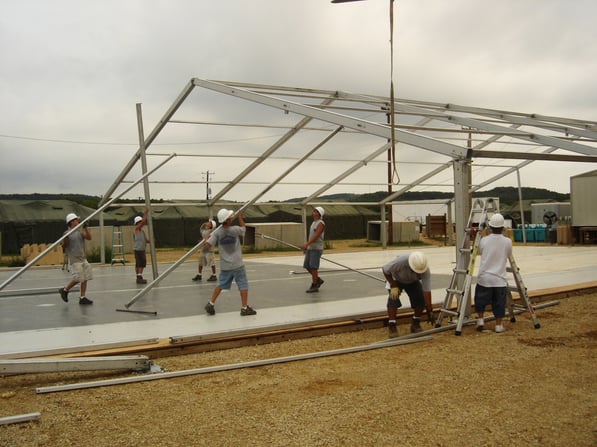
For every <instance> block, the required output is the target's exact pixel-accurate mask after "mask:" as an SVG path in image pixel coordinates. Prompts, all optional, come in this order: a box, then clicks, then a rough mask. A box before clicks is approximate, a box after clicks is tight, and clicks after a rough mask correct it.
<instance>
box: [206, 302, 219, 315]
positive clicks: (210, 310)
mask: <svg viewBox="0 0 597 447" xmlns="http://www.w3.org/2000/svg"><path fill="white" fill-rule="evenodd" d="M205 312H207V313H208V314H209V315H215V314H216V308H215V306H214V305H213V304H211V301H208V302H207V304H206V305H205Z"/></svg>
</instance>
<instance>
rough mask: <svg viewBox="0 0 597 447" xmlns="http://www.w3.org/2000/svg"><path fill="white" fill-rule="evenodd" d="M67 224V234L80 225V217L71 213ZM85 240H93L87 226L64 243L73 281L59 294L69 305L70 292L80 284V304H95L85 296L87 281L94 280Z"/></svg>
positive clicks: (60, 290)
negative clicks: (86, 253) (86, 254)
mask: <svg viewBox="0 0 597 447" xmlns="http://www.w3.org/2000/svg"><path fill="white" fill-rule="evenodd" d="M66 224H67V225H68V230H67V231H66V232H65V234H66V233H68V231H70V230H72V229H73V228H75V227H76V226H77V225H79V216H77V215H76V214H75V213H69V214H68V215H67V216H66ZM85 240H88V241H90V240H91V233H90V232H89V228H87V225H86V224H85V225H84V226H83V227H82V228H80V229H78V230H77V231H73V232H72V233H71V234H69V235H68V236H67V237H66V238H65V239H64V240H63V241H62V248H63V249H64V253H65V254H66V256H67V258H68V266H69V270H70V272H71V275H72V279H71V281H70V282H69V283H68V284H67V285H66V286H64V287H61V288H60V289H58V293H60V297H61V298H62V301H64V302H65V303H68V292H69V291H70V289H72V288H73V287H74V286H75V285H76V284H79V283H80V284H81V297H80V298H79V304H93V301H91V300H90V299H89V298H87V297H86V296H85V294H86V293H87V281H88V280H90V279H93V271H92V269H91V265H89V262H87V258H86V256H85Z"/></svg>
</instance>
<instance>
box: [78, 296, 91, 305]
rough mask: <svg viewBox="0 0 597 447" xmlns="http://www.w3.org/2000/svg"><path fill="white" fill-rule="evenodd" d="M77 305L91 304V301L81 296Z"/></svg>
mask: <svg viewBox="0 0 597 447" xmlns="http://www.w3.org/2000/svg"><path fill="white" fill-rule="evenodd" d="M79 304H83V305H85V304H93V301H91V300H90V299H89V298H87V297H85V296H82V297H81V298H79Z"/></svg>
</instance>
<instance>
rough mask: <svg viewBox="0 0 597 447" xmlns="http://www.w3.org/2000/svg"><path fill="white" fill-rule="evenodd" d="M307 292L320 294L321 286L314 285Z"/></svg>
mask: <svg viewBox="0 0 597 447" xmlns="http://www.w3.org/2000/svg"><path fill="white" fill-rule="evenodd" d="M305 292H307V293H313V292H319V286H318V285H317V283H312V284H311V287H309V288H308V289H307V290H305Z"/></svg>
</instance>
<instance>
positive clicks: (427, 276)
mask: <svg viewBox="0 0 597 447" xmlns="http://www.w3.org/2000/svg"><path fill="white" fill-rule="evenodd" d="M382 270H383V272H384V273H387V274H388V275H392V278H394V279H395V280H396V281H397V282H399V283H402V284H412V283H413V282H415V281H421V286H423V291H424V292H429V291H431V271H430V270H429V267H428V268H427V270H425V271H424V272H423V273H415V272H414V271H413V270H412V269H411V268H410V266H409V265H408V255H401V256H398V257H396V258H394V259H393V260H392V261H390V262H388V263H387V264H385V265H384V266H383V267H382Z"/></svg>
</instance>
